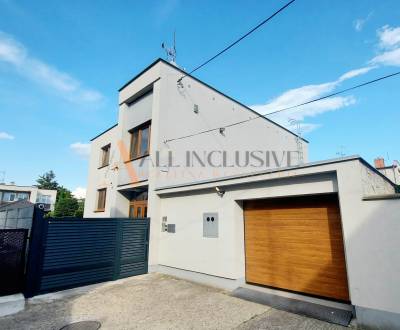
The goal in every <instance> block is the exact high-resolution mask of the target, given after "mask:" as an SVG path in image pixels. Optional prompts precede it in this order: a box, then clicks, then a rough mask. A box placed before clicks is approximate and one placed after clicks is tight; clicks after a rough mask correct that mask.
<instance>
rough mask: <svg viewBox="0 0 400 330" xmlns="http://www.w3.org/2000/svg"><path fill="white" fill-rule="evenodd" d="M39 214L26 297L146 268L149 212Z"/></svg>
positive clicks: (34, 228)
mask: <svg viewBox="0 0 400 330" xmlns="http://www.w3.org/2000/svg"><path fill="white" fill-rule="evenodd" d="M37 213H39V210H35V217H37ZM41 220H42V221H37V220H36V219H35V221H34V226H33V228H32V240H31V244H30V254H29V259H28V270H27V289H26V292H25V296H26V297H33V296H35V295H37V294H42V293H47V292H51V291H57V290H63V289H68V288H73V287H78V286H82V285H88V284H93V283H99V282H104V281H110V280H116V279H120V278H124V277H128V276H134V275H140V274H145V273H147V270H148V241H149V223H150V220H149V219H148V218H143V219H134V220H132V219H126V218H96V219H92V218H87V219H75V218H66V219H65V218H64V219H63V218H60V219H57V218H47V219H46V218H44V219H41Z"/></svg>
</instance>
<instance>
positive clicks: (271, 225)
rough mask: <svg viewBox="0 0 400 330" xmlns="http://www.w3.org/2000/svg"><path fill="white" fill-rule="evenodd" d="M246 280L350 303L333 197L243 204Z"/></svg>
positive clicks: (334, 197)
mask: <svg viewBox="0 0 400 330" xmlns="http://www.w3.org/2000/svg"><path fill="white" fill-rule="evenodd" d="M244 217H245V245H246V246H245V247H246V280H247V281H248V282H251V283H256V284H262V285H267V286H273V287H278V288H283V289H287V290H292V291H299V292H304V293H308V294H313V295H318V296H325V297H330V298H335V299H341V300H348V298H349V297H348V286H347V275H346V267H345V260H344V248H343V239H342V230H341V222H340V212H339V208H338V201H337V197H336V196H318V197H316V196H313V197H306V198H290V199H288V198H287V199H279V200H264V201H263V200H257V201H249V202H245V204H244Z"/></svg>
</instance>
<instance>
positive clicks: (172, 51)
mask: <svg viewBox="0 0 400 330" xmlns="http://www.w3.org/2000/svg"><path fill="white" fill-rule="evenodd" d="M161 47H162V49H164V50H165V53H166V55H167V61H168V62H170V63H172V64H175V65H176V36H175V31H174V45H173V46H172V47H168V46H167V45H166V44H165V43H164V42H163V43H162V44H161Z"/></svg>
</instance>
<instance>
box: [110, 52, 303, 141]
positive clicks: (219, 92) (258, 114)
mask: <svg viewBox="0 0 400 330" xmlns="http://www.w3.org/2000/svg"><path fill="white" fill-rule="evenodd" d="M159 62H162V63H164V64H166V65H168V66H170V67H171V68H174V69H175V70H177V71H179V72H181V73H182V74H184V75H185V76H186V77H190V78H192V79H194V80H195V81H197V82H198V83H200V84H202V85H204V86H206V87H208V88H210V89H211V90H213V91H214V92H216V93H218V94H220V95H222V96H224V97H226V98H228V99H229V100H231V101H233V102H235V103H237V104H238V105H240V106H242V107H244V108H246V109H247V110H249V111H251V112H252V113H254V114H255V115H257V116H259V117H260V118H264V120H266V121H268V122H270V123H272V124H274V125H276V126H278V127H280V128H282V129H283V130H285V131H287V132H289V133H290V134H292V135H294V136H297V137H299V138H300V139H302V140H303V141H304V142H306V143H309V141H307V140H306V139H304V138H302V137H301V136H299V135H297V134H296V133H294V132H292V131H291V130H289V129H287V128H285V127H283V126H281V125H279V124H278V123H276V122H275V121H273V120H271V119H269V118H267V117H265V116H263V115H261V114H260V113H258V112H257V111H255V110H253V109H251V108H249V107H248V106H247V105H245V104H243V103H241V102H239V101H238V100H236V99H234V98H233V97H230V96H229V95H226V94H225V93H223V92H221V91H220V90H218V89H216V88H215V87H212V86H211V85H209V84H207V83H205V82H204V81H202V80H200V79H198V78H196V77H194V76H192V75H191V74H189V73H187V72H186V71H184V70H182V69H181V68H179V67H177V66H175V65H172V64H171V63H169V62H167V61H166V60H163V59H162V58H158V59H157V60H155V61H154V62H153V63H151V64H150V65H149V66H148V67H146V68H145V69H144V70H142V71H141V72H139V73H138V74H137V75H136V76H134V77H133V78H132V79H131V80H129V81H128V82H127V83H126V84H124V85H123V86H122V87H121V88H120V89H118V92H120V91H122V90H123V89H124V88H125V87H127V86H128V85H129V84H130V83H132V82H133V81H135V80H136V79H137V78H139V77H140V76H141V75H142V74H144V73H145V72H147V71H148V70H150V69H151V68H152V67H153V66H155V65H156V64H157V63H159Z"/></svg>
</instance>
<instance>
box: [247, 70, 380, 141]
mask: <svg viewBox="0 0 400 330" xmlns="http://www.w3.org/2000/svg"><path fill="white" fill-rule="evenodd" d="M372 69H374V67H371V66H370V67H364V68H360V69H355V70H351V71H348V72H346V73H344V74H343V75H341V76H340V77H339V78H338V79H337V80H335V81H332V82H327V83H323V84H317V85H306V86H302V87H299V88H294V89H290V90H288V91H286V92H284V93H282V94H281V95H279V96H278V97H276V98H274V99H272V100H271V101H269V102H267V103H266V104H262V105H253V106H251V108H252V109H254V110H255V111H257V112H259V113H261V114H263V115H265V114H269V113H271V112H274V111H277V110H280V109H285V108H290V107H292V106H295V105H297V104H301V103H305V102H308V101H310V100H313V99H317V98H320V97H323V96H324V95H327V94H329V93H332V92H334V90H335V88H336V87H337V86H338V85H340V83H342V82H343V81H345V80H348V79H351V78H354V77H357V76H360V75H363V74H366V73H367V72H369V71H370V70H372ZM355 103H356V99H355V98H354V96H352V95H350V96H336V97H331V98H327V99H324V100H320V101H318V102H314V103H310V104H307V105H304V106H301V107H297V108H294V109H290V110H285V111H282V112H279V113H276V114H272V115H270V116H269V118H271V119H272V120H274V121H275V122H277V123H278V124H280V125H282V126H284V127H287V128H289V129H294V127H293V126H292V125H291V124H290V121H291V120H295V121H297V122H299V123H300V124H299V125H300V131H301V133H302V134H306V133H309V132H311V131H313V130H315V129H317V128H318V127H320V125H319V124H311V123H305V122H303V121H304V120H305V119H306V118H309V117H315V116H317V115H320V114H322V113H325V112H328V111H335V110H339V109H341V108H345V107H348V106H350V105H353V104H355Z"/></svg>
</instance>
